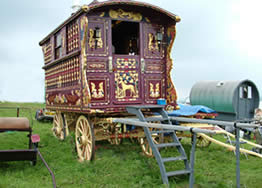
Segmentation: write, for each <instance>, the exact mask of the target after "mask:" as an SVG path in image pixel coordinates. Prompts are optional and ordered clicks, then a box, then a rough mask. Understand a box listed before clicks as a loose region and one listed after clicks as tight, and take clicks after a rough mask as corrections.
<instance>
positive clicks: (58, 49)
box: [55, 33, 62, 59]
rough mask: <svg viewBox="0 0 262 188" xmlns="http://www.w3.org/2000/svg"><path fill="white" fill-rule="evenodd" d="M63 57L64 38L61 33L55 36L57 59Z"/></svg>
mask: <svg viewBox="0 0 262 188" xmlns="http://www.w3.org/2000/svg"><path fill="white" fill-rule="evenodd" d="M61 55H62V37H61V33H58V34H57V35H56V36H55V58H56V59H58V58H60V57H61Z"/></svg>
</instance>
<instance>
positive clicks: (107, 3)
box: [39, 0, 181, 45]
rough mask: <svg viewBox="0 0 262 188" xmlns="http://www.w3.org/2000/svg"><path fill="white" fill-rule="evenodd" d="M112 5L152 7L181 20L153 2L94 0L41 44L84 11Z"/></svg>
mask: <svg viewBox="0 0 262 188" xmlns="http://www.w3.org/2000/svg"><path fill="white" fill-rule="evenodd" d="M111 6H114V7H116V6H129V7H130V6H131V7H132V6H134V7H141V8H146V9H151V10H154V11H156V12H158V13H160V14H163V15H165V16H167V17H168V18H170V19H171V20H173V21H174V22H175V23H177V22H180V21H181V18H180V17H179V16H177V15H175V14H173V13H171V12H168V11H166V10H164V9H162V8H160V7H158V6H155V5H151V4H149V3H145V2H138V1H133V0H108V1H104V2H98V1H97V0H94V1H93V2H92V3H90V4H89V5H83V6H82V7H81V9H80V10H78V11H77V12H76V13H75V14H73V15H72V16H71V17H69V18H68V19H67V20H66V21H65V22H63V23H62V24H61V25H60V26H58V27H57V28H56V29H55V30H54V31H53V32H51V33H50V34H49V35H48V36H47V37H45V38H44V39H43V40H42V41H40V42H39V44H40V45H42V44H43V43H45V42H46V41H47V40H48V38H49V37H50V36H51V35H52V34H54V33H56V32H57V31H59V30H60V29H61V28H62V27H63V26H64V25H66V24H67V23H69V22H71V21H72V20H73V19H75V18H76V17H78V16H79V15H81V14H82V13H84V12H86V13H88V12H90V11H94V10H97V9H100V8H107V7H111Z"/></svg>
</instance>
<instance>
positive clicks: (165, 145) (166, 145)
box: [156, 142, 181, 148]
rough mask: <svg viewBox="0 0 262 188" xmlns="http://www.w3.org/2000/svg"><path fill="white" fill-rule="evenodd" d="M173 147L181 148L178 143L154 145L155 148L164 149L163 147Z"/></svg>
mask: <svg viewBox="0 0 262 188" xmlns="http://www.w3.org/2000/svg"><path fill="white" fill-rule="evenodd" d="M174 146H181V145H180V143H174V142H173V143H163V144H156V147H157V148H164V147H174Z"/></svg>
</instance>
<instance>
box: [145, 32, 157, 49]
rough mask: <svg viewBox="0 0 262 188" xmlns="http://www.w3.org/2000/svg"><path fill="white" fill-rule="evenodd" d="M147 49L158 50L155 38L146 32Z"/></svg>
mask: <svg viewBox="0 0 262 188" xmlns="http://www.w3.org/2000/svg"><path fill="white" fill-rule="evenodd" d="M148 49H149V51H156V50H159V48H158V43H157V40H156V39H155V36H154V35H153V34H152V33H148Z"/></svg>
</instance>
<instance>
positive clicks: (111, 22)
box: [39, 0, 180, 161]
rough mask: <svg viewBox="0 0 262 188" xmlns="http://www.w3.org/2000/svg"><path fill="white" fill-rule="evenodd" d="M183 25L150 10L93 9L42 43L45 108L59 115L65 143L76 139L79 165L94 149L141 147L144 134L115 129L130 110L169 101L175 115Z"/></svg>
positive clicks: (114, 3)
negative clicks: (71, 136) (175, 50)
mask: <svg viewBox="0 0 262 188" xmlns="http://www.w3.org/2000/svg"><path fill="white" fill-rule="evenodd" d="M179 21H180V18H179V17H178V16H176V15H174V14H172V13H169V12H167V11H165V10H163V9H161V8H159V7H157V6H153V5H150V4H148V3H142V2H136V1H130V0H109V1H105V2H98V1H93V2H92V3H91V4H89V5H84V6H82V7H81V8H80V9H79V10H78V11H77V12H75V13H74V14H72V15H71V17H70V18H68V19H67V20H66V21H65V22H63V23H62V24H61V25H60V26H58V27H57V28H56V29H55V30H54V31H52V32H51V33H50V34H49V35H48V36H47V37H45V38H44V39H43V40H42V41H41V42H40V43H39V44H40V46H41V47H42V51H43V55H44V66H43V69H44V70H45V91H46V93H45V99H46V108H47V109H49V110H53V111H56V115H55V117H54V123H53V129H52V130H53V133H54V135H55V136H56V137H57V138H59V139H64V138H65V137H66V135H67V134H68V133H69V130H74V131H75V139H76V148H77V152H78V157H79V160H80V161H84V160H91V159H92V158H93V157H94V145H95V141H99V140H109V141H110V142H111V143H112V144H119V142H120V141H121V139H122V138H128V137H131V138H138V139H140V140H141V139H142V140H143V138H144V137H145V135H144V132H143V129H138V128H136V129H135V130H133V129H130V127H128V126H126V125H123V124H122V125H120V124H119V123H113V122H112V117H123V116H128V115H129V114H128V112H127V111H126V107H127V106H129V105H143V106H147V105H153V104H157V100H158V99H165V100H166V108H168V109H169V110H172V109H175V108H176V106H177V104H176V99H177V97H176V90H175V87H174V85H173V83H172V80H171V76H170V72H171V69H172V59H171V57H170V54H171V49H172V46H173V43H174V40H175V36H176V23H177V22H179ZM83 132H85V133H86V134H83ZM142 148H144V149H143V151H144V152H146V151H145V150H146V149H145V148H146V147H142Z"/></svg>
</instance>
